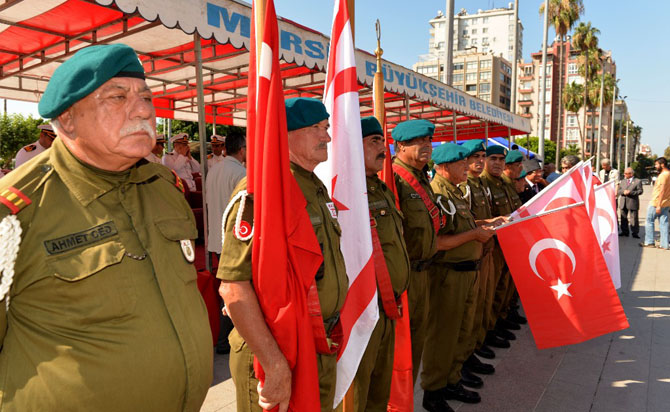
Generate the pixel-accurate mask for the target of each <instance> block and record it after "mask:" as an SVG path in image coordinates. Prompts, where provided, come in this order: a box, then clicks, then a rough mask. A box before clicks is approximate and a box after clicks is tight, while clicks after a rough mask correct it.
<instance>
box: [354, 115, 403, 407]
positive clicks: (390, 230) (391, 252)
mask: <svg viewBox="0 0 670 412" xmlns="http://www.w3.org/2000/svg"><path fill="white" fill-rule="evenodd" d="M361 132H362V135H363V156H364V160H365V175H366V178H365V180H366V184H367V190H368V205H369V208H370V221H371V230H372V238H373V245H374V247H373V258H374V261H375V272H376V278H377V295H378V297H379V299H378V304H379V320H378V321H377V324H376V325H375V328H374V330H373V331H372V335H371V336H370V340H369V342H368V346H367V348H366V349H365V353H364V354H363V358H362V359H361V363H360V365H359V367H358V371H357V373H356V379H355V380H354V409H355V410H356V411H360V412H363V411H384V410H386V405H387V404H388V401H389V396H390V394H391V376H392V375H393V353H394V352H393V351H394V346H395V320H396V319H398V318H400V316H401V315H402V310H406V308H402V307H401V306H400V296H401V295H402V293H403V292H404V291H405V290H406V289H407V285H408V282H409V256H408V255H407V248H406V246H405V240H404V239H403V237H402V230H403V229H402V215H401V214H400V211H399V210H398V209H396V206H395V205H396V199H395V196H394V194H393V192H391V190H390V189H389V188H388V187H387V186H386V184H385V183H384V182H383V181H382V180H381V179H379V177H378V176H377V173H378V172H379V171H381V170H382V168H383V166H384V159H385V157H386V156H385V155H386V139H385V138H384V131H383V130H382V126H381V124H379V121H378V120H377V119H376V118H375V117H373V116H370V117H364V118H362V119H361Z"/></svg>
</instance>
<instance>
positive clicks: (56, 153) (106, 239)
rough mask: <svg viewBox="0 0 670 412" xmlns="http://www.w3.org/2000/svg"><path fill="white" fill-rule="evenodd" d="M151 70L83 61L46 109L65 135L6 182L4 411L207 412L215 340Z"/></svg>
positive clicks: (106, 48) (80, 55)
mask: <svg viewBox="0 0 670 412" xmlns="http://www.w3.org/2000/svg"><path fill="white" fill-rule="evenodd" d="M151 97H152V94H151V90H149V88H148V87H147V84H146V83H145V81H144V69H143V67H142V65H141V63H140V61H139V60H138V58H137V55H136V54H135V52H134V51H133V50H132V49H131V48H130V47H128V46H125V45H122V44H113V45H100V46H91V47H87V48H85V49H82V50H80V51H78V52H77V53H76V54H75V55H74V56H73V57H72V58H70V59H69V60H68V61H66V62H65V63H63V64H62V65H61V66H60V67H59V68H58V69H56V71H55V72H54V74H53V76H52V78H51V81H50V82H49V84H48V85H47V88H46V90H45V92H44V95H43V97H42V100H41V101H40V103H39V111H40V115H41V116H42V117H45V118H48V119H51V124H52V125H53V126H54V129H55V130H56V133H57V135H58V139H56V140H55V141H54V144H53V145H52V147H51V150H47V151H45V152H43V153H41V154H40V155H38V156H37V157H35V158H34V159H33V160H32V161H31V162H29V163H28V164H25V165H24V166H22V167H21V168H19V169H17V170H16V171H14V172H13V173H11V174H10V175H9V176H7V177H6V178H3V179H2V180H1V181H0V182H1V183H0V203H2V205H0V219H1V221H0V244H2V252H0V253H1V255H0V277H1V279H0V348H1V349H0V410H3V411H84V410H87V411H174V412H177V411H198V410H199V409H200V406H201V404H202V402H203V400H204V398H205V395H206V394H207V390H208V388H209V385H210V383H211V380H212V340H211V339H212V337H211V332H210V329H209V323H208V320H207V312H206V310H205V306H204V304H203V301H202V298H201V296H200V293H199V292H198V289H197V286H196V271H195V267H194V265H193V261H194V259H195V256H194V245H193V240H192V239H194V238H196V236H197V230H196V226H195V219H194V217H193V214H192V213H191V211H190V209H189V206H188V204H187V203H186V200H185V199H184V196H183V194H182V191H183V185H182V183H181V181H180V179H179V178H178V177H177V176H176V175H175V174H174V173H173V172H171V171H170V170H169V169H167V168H165V167H164V166H162V165H159V164H155V163H150V162H148V161H146V160H145V159H143V158H144V157H145V156H146V155H148V154H149V153H150V152H151V149H152V148H153V147H154V143H155V140H156V135H155V127H156V119H155V115H156V114H155V110H154V107H153V104H152V99H151Z"/></svg>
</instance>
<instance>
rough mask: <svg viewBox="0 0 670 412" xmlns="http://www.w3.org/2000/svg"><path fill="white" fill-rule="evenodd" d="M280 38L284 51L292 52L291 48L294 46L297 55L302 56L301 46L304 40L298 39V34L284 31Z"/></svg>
mask: <svg viewBox="0 0 670 412" xmlns="http://www.w3.org/2000/svg"><path fill="white" fill-rule="evenodd" d="M279 37H280V40H279V43H280V44H281V48H282V49H284V50H291V46H293V49H294V51H295V52H296V53H297V54H302V45H301V44H300V43H302V39H301V38H300V37H298V35H297V34H295V33H290V32H287V31H285V30H282V31H281V34H280V36H279Z"/></svg>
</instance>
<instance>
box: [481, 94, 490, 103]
mask: <svg viewBox="0 0 670 412" xmlns="http://www.w3.org/2000/svg"><path fill="white" fill-rule="evenodd" d="M479 98H480V99H482V100H485V101H487V102H490V101H491V95H490V94H480V95H479Z"/></svg>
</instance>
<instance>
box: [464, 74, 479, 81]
mask: <svg viewBox="0 0 670 412" xmlns="http://www.w3.org/2000/svg"><path fill="white" fill-rule="evenodd" d="M465 81H466V82H476V81H477V73H467V74H466V75H465Z"/></svg>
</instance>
